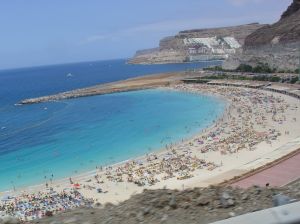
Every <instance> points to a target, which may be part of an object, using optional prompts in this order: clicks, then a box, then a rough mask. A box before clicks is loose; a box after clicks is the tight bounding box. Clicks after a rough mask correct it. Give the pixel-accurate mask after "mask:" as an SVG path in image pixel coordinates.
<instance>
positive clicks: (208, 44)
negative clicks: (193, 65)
mask: <svg viewBox="0 0 300 224" xmlns="http://www.w3.org/2000/svg"><path fill="white" fill-rule="evenodd" d="M183 41H184V46H185V47H186V51H187V55H188V59H189V61H201V60H218V59H219V60H223V59H226V58H228V57H229V55H230V54H234V53H235V52H236V50H237V49H239V48H240V47H241V45H240V44H239V42H238V41H237V40H236V39H235V38H234V37H217V36H215V37H205V38H185V39H184V40H183Z"/></svg>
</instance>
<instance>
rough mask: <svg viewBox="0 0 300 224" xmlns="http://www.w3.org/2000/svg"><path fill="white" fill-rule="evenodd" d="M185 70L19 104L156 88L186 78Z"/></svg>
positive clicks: (97, 86)
mask: <svg viewBox="0 0 300 224" xmlns="http://www.w3.org/2000/svg"><path fill="white" fill-rule="evenodd" d="M186 76H187V75H186V74H185V73H184V72H176V73H164V74H158V75H148V76H143V77H138V78H132V79H127V80H124V81H118V82H112V83H107V84H101V85H96V86H92V87H88V88H82V89H76V90H73V91H68V92H62V93H58V94H54V95H49V96H42V97H36V98H30V99H24V100H22V101H21V102H19V104H22V105H23V104H34V103H42V102H49V101H58V100H65V99H71V98H78V97H86V96H94V95H102V94H109V93H116V92H126V91H133V90H140V89H149V88H156V87H160V86H166V85H169V84H171V83H172V84H173V83H177V82H180V80H181V79H183V78H186Z"/></svg>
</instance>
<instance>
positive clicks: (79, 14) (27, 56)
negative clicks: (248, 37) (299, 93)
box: [0, 0, 292, 69]
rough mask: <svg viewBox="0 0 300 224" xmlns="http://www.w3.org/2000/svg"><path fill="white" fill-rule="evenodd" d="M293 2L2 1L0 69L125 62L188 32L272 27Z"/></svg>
mask: <svg viewBox="0 0 300 224" xmlns="http://www.w3.org/2000/svg"><path fill="white" fill-rule="evenodd" d="M291 1H292V0H106V1H103V0H1V1H0V29H1V32H0V69H5V68H15V67H27V66H36V65H44V64H57V63H69V62H77V61H92V60H103V59H112V58H128V57H130V56H132V55H133V54H134V52H135V51H136V50H138V49H144V48H151V47H156V46H157V45H158V41H159V39H161V38H162V37H165V36H169V35H174V34H176V33H177V32H178V31H180V30H184V29H191V28H206V27H220V26H228V25H238V24H244V23H251V22H260V23H273V22H275V21H277V20H278V19H279V17H280V15H281V13H282V12H283V11H284V10H285V9H286V8H287V6H288V5H289V4H290V3H291Z"/></svg>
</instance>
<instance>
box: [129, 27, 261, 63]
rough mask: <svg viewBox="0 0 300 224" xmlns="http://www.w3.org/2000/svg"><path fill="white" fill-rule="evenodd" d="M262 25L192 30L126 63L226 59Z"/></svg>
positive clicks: (137, 55) (141, 53) (182, 32)
mask: <svg viewBox="0 0 300 224" xmlns="http://www.w3.org/2000/svg"><path fill="white" fill-rule="evenodd" d="M263 26H264V25H261V24H258V23H253V24H247V25H241V26H233V27H222V28H214V29H195V30H185V31H181V32H179V33H178V34H177V35H175V36H171V37H166V38H163V39H162V40H161V41H160V43H159V48H155V49H150V50H143V51H138V52H137V53H136V55H135V56H134V57H133V58H132V59H131V60H130V61H129V63H145V64H152V63H179V62H185V61H197V60H210V59H226V58H227V57H228V56H229V55H231V54H233V53H235V52H236V51H237V50H238V49H239V48H240V47H241V46H243V44H244V42H245V38H246V37H247V36H248V35H249V34H250V33H252V32H254V31H255V30H257V29H259V28H261V27H263Z"/></svg>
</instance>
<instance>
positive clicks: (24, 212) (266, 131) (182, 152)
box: [0, 84, 296, 220]
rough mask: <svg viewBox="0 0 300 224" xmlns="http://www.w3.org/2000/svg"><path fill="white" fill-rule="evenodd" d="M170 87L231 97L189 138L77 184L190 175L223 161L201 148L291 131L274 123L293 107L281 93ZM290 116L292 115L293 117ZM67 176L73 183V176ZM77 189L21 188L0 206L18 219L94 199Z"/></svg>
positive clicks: (227, 147)
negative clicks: (32, 190) (212, 120)
mask: <svg viewBox="0 0 300 224" xmlns="http://www.w3.org/2000/svg"><path fill="white" fill-rule="evenodd" d="M170 88H172V89H176V90H179V91H187V92H193V93H201V94H209V95H215V96H219V97H222V98H224V99H225V100H226V101H228V102H229V103H228V105H227V107H226V109H225V111H224V115H223V116H222V117H221V118H220V119H219V120H217V121H215V123H214V125H213V126H212V127H209V128H207V129H205V130H203V132H202V133H201V134H199V135H197V136H196V137H194V138H193V139H190V140H187V141H182V142H180V143H177V144H171V145H167V146H166V148H165V150H164V151H162V152H161V153H157V154H154V153H153V154H149V155H147V156H145V157H144V158H141V159H135V160H131V161H127V162H126V163H123V164H119V165H116V166H108V167H105V168H103V167H97V170H96V173H95V176H94V179H95V180H92V179H89V180H88V181H85V183H80V184H77V183H76V184H77V185H78V186H80V187H78V188H81V187H83V188H84V189H85V190H86V189H88V190H90V191H96V190H97V191H98V193H105V192H107V191H105V192H103V190H102V189H101V186H102V185H103V184H104V183H106V182H116V183H118V182H126V183H133V184H135V185H137V186H141V187H147V186H153V185H155V184H157V183H158V182H162V181H165V180H168V179H172V178H173V179H174V180H185V179H189V178H192V177H194V175H195V172H196V171H197V170H198V171H199V170H203V169H205V170H208V171H212V170H214V169H216V168H217V167H221V166H222V165H223V164H222V163H217V162H216V161H208V159H204V158H203V154H205V153H209V152H217V153H220V154H221V155H230V154H236V153H238V152H240V151H242V150H249V151H253V150H255V149H256V146H257V145H258V144H259V143H261V142H266V143H267V144H272V142H273V141H276V140H277V139H278V138H279V137H280V136H281V135H288V134H289V131H288V130H286V131H285V132H282V131H280V129H279V128H278V127H280V125H281V124H283V123H284V122H285V121H286V119H287V118H286V113H285V112H286V111H287V109H289V108H290V107H291V105H290V104H289V103H287V102H286V101H285V100H284V99H283V98H282V97H281V96H280V95H273V94H270V93H269V94H264V93H263V92H262V91H259V90H255V89H251V90H250V89H245V88H235V87H221V86H209V85H199V84H189V85H186V84H179V85H175V86H172V87H170ZM293 119H294V120H295V121H296V118H293ZM270 124H271V125H270ZM274 124H276V125H274ZM272 125H273V126H272ZM69 182H70V183H69V184H71V185H74V181H73V179H72V178H70V179H69ZM107 190H108V191H109V190H110V189H107ZM79 192H80V189H77V190H76V189H71V190H68V191H63V192H60V193H58V192H55V191H45V192H39V193H37V194H22V195H20V196H17V197H15V198H10V199H7V200H5V201H2V202H0V211H4V212H6V213H7V214H12V215H15V216H17V217H20V219H21V220H30V219H36V218H40V217H43V216H45V215H47V213H48V214H49V213H50V214H55V213H56V212H60V211H64V210H67V209H71V208H75V207H79V206H82V205H84V206H86V205H91V204H92V203H93V201H92V200H87V199H85V198H84V197H83V196H82V195H81V194H80V193H79Z"/></svg>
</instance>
